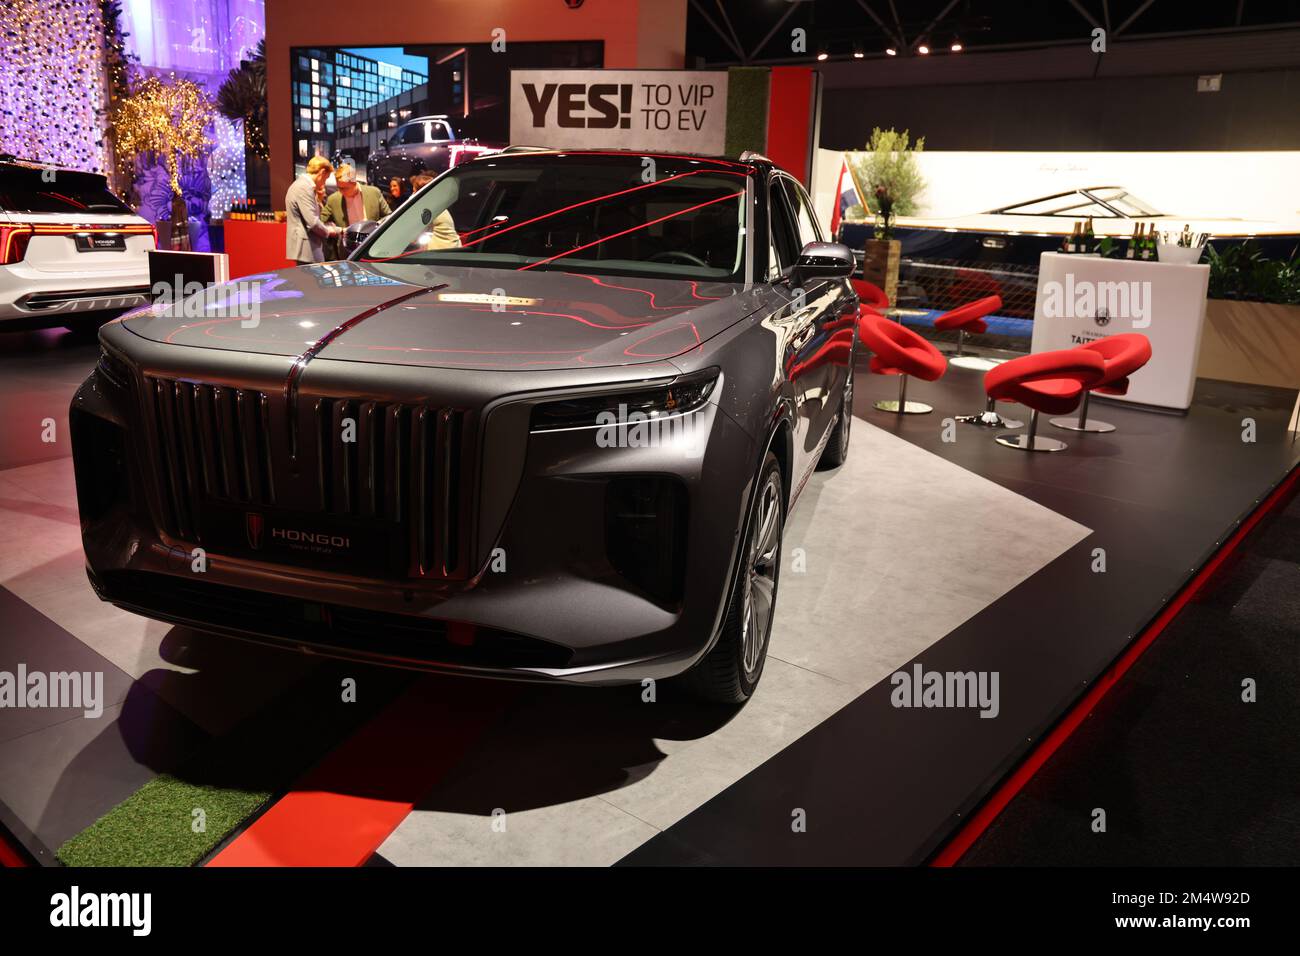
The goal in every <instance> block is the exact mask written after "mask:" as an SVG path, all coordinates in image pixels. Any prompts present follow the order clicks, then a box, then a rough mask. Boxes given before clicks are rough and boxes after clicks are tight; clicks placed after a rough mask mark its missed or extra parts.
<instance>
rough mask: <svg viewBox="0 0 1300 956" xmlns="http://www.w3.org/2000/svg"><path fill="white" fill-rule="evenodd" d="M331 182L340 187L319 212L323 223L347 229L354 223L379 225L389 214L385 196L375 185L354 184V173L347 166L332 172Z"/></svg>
mask: <svg viewBox="0 0 1300 956" xmlns="http://www.w3.org/2000/svg"><path fill="white" fill-rule="evenodd" d="M334 181H335V182H337V183H338V186H339V188H338V192H336V193H333V194H331V195H330V197H329V199H327V200H325V208H324V209H323V210H322V211H321V219H322V220H324V221H325V222H327V223H330V224H331V225H335V226H338V227H339V228H340V229H343V230H346V229H347V228H348V226H350V225H352V224H353V223H355V222H365V221H366V220H370V221H371V222H378V221H379V220H380V219H383V218H384V217H385V216H387V215H388V214H389V213H391V212H392V209H390V208H389V207H388V200H387V199H385V198H384V194H383V193H382V192H380V190H379V189H377V188H376V187H374V186H370V185H368V184H366V183H359V182H357V171H356V170H355V169H353V168H352V167H351V166H349V165H348V164H347V163H343V164H341V165H340V166H339V168H338V169H336V170H334Z"/></svg>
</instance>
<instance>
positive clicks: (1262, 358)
mask: <svg viewBox="0 0 1300 956" xmlns="http://www.w3.org/2000/svg"><path fill="white" fill-rule="evenodd" d="M1196 374H1197V376H1198V377H1200V378H1215V379H1220V380H1222V381H1228V382H1247V383H1249V384H1252V385H1271V386H1274V387H1276V388H1300V305H1275V304H1274V303H1271V302H1240V301H1237V300H1235V299H1210V300H1208V301H1207V302H1206V307H1205V331H1204V332H1203V333H1202V336H1201V354H1200V358H1199V359H1198V361H1197V365H1196Z"/></svg>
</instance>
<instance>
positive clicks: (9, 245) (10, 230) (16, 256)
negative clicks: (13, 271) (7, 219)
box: [0, 225, 35, 266]
mask: <svg viewBox="0 0 1300 956" xmlns="http://www.w3.org/2000/svg"><path fill="white" fill-rule="evenodd" d="M34 231H35V230H34V229H33V228H32V227H31V226H30V225H21V226H0V266H11V265H13V264H14V263H15V262H22V261H23V257H24V256H26V255H27V241H28V240H29V239H31V237H32V233H33V232H34Z"/></svg>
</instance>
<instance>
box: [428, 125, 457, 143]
mask: <svg viewBox="0 0 1300 956" xmlns="http://www.w3.org/2000/svg"><path fill="white" fill-rule="evenodd" d="M429 131H430V132H431V133H432V134H433V138H434V141H435V142H437V141H440V140H449V139H452V135H451V127H450V126H448V125H447V124H446V123H443V122H435V123H430V124H429Z"/></svg>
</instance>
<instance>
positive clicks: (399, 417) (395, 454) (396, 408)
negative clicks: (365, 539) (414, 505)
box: [384, 405, 407, 522]
mask: <svg viewBox="0 0 1300 956" xmlns="http://www.w3.org/2000/svg"><path fill="white" fill-rule="evenodd" d="M405 430H406V416H405V415H404V410H403V408H402V406H401V405H389V406H388V408H387V409H386V410H385V412H384V505H385V512H386V513H387V515H388V517H389V518H390V519H391V520H393V521H398V522H400V521H402V520H403V519H404V517H405V516H404V515H403V513H402V505H403V502H404V501H405V497H406V496H405V495H404V494H403V488H402V485H403V482H404V481H405V475H406V457H407V456H406V455H404V454H403V453H402V452H403V450H404V449H405V447H406V445H405V442H406V438H405Z"/></svg>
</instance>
